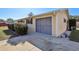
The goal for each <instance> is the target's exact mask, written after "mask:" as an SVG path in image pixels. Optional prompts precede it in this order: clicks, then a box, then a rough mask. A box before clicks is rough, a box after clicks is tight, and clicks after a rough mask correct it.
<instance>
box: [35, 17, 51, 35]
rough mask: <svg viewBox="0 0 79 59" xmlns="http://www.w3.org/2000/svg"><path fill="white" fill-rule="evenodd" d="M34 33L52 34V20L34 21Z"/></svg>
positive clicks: (49, 18) (47, 18) (41, 19)
mask: <svg viewBox="0 0 79 59" xmlns="http://www.w3.org/2000/svg"><path fill="white" fill-rule="evenodd" d="M36 32H40V33H44V34H49V35H51V34H52V18H51V17H46V18H40V19H36Z"/></svg>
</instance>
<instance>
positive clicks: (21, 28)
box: [14, 24, 28, 35]
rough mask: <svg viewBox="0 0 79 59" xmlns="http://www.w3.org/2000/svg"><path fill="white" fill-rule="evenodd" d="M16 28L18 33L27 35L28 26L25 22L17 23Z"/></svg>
mask: <svg viewBox="0 0 79 59" xmlns="http://www.w3.org/2000/svg"><path fill="white" fill-rule="evenodd" d="M14 29H15V32H16V33H17V34H19V35H25V34H27V30H28V26H27V25H25V24H15V25H14Z"/></svg>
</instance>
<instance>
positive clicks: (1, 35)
mask: <svg viewBox="0 0 79 59" xmlns="http://www.w3.org/2000/svg"><path fill="white" fill-rule="evenodd" d="M4 30H8V27H7V26H3V27H0V40H5V39H7V38H8V37H10V35H7V34H6V33H5V32H4Z"/></svg>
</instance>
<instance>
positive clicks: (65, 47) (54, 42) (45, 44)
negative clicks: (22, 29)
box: [8, 33, 79, 51]
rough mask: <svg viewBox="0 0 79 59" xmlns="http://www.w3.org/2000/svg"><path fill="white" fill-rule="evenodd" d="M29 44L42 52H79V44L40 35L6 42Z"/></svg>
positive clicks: (32, 34) (20, 37)
mask: <svg viewBox="0 0 79 59" xmlns="http://www.w3.org/2000/svg"><path fill="white" fill-rule="evenodd" d="M26 41H28V42H30V43H31V44H33V45H34V46H36V47H37V48H39V49H41V50H43V51H79V43H77V42H73V41H70V40H69V39H68V38H55V37H52V36H50V35H45V34H41V33H31V34H28V35H25V36H19V37H15V38H12V39H9V40H8V43H10V44H14V45H16V44H18V43H20V42H22V43H24V42H26Z"/></svg>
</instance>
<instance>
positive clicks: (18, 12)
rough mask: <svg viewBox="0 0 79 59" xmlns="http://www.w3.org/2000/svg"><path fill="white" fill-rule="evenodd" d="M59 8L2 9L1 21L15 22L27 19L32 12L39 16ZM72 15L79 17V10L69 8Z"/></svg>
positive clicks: (0, 13)
mask: <svg viewBox="0 0 79 59" xmlns="http://www.w3.org/2000/svg"><path fill="white" fill-rule="evenodd" d="M57 9H58V8H0V19H4V20H6V19H7V18H13V19H14V20H17V19H20V18H24V17H27V16H28V14H29V13H30V12H32V13H33V14H34V15H38V14H41V13H45V12H50V11H53V10H57ZM69 14H70V15H79V8H69Z"/></svg>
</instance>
